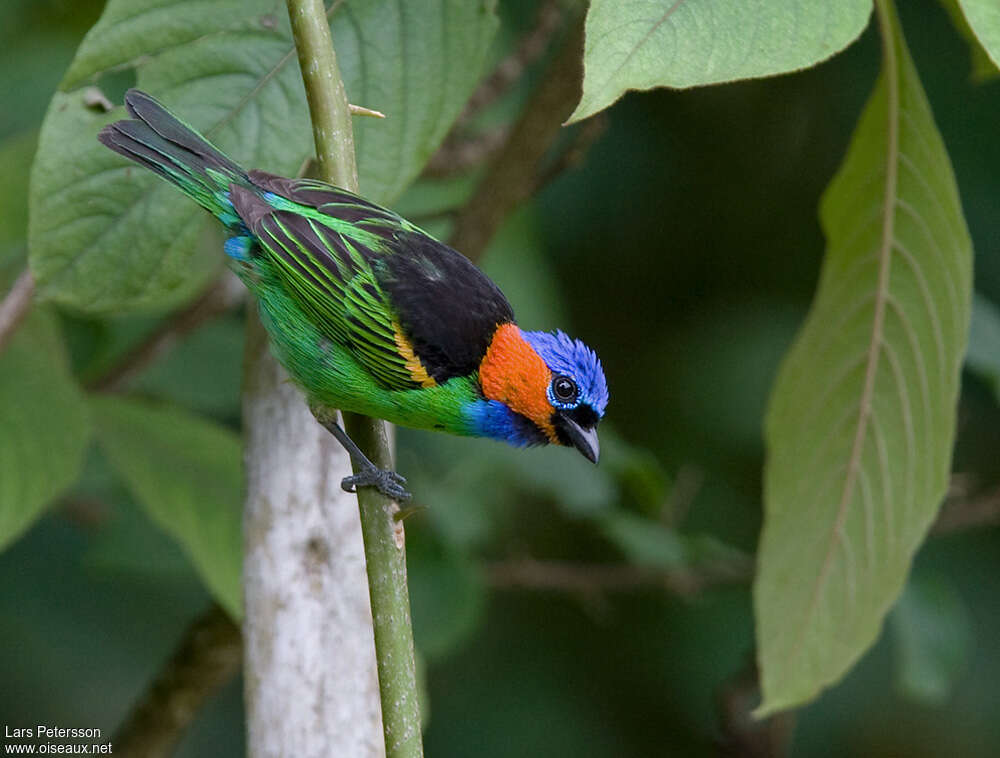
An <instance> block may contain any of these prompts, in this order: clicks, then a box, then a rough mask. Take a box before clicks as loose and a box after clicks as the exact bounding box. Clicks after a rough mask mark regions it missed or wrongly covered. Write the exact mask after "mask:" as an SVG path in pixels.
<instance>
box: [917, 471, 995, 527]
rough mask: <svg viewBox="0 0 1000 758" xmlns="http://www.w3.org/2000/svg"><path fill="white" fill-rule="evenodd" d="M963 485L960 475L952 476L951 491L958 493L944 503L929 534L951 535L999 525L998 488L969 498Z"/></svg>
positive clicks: (962, 478)
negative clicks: (955, 490)
mask: <svg viewBox="0 0 1000 758" xmlns="http://www.w3.org/2000/svg"><path fill="white" fill-rule="evenodd" d="M963 484H964V477H963V476H962V475H961V474H955V475H953V476H952V489H953V490H954V489H957V490H958V492H957V493H955V494H953V495H952V496H951V497H949V498H948V499H947V500H946V501H945V503H944V505H943V506H942V508H941V511H940V513H938V517H937V520H936V521H935V522H934V524H933V526H931V532H930V533H931V534H933V535H941V534H953V533H955V532H964V531H968V530H970V529H976V528H979V527H984V526H986V527H989V526H997V525H1000V487H994V488H993V489H991V490H987V491H986V492H984V493H980V494H978V495H975V496H969V495H967V494H965V492H964V489H965V487H964V486H963ZM956 485H957V486H956Z"/></svg>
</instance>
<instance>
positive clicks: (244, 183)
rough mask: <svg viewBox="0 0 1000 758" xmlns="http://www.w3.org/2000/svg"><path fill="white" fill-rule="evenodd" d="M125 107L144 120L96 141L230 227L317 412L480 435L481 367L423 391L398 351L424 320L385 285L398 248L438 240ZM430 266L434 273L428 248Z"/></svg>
mask: <svg viewBox="0 0 1000 758" xmlns="http://www.w3.org/2000/svg"><path fill="white" fill-rule="evenodd" d="M126 104H127V106H128V108H129V111H130V113H131V114H132V115H133V116H135V117H136V119H137V120H132V121H119V122H117V123H115V124H112V125H110V126H108V127H106V128H105V129H104V130H103V131H102V132H101V134H100V136H99V139H100V140H101V141H102V142H103V143H104V144H105V145H107V146H108V147H110V148H111V149H113V150H115V151H117V152H119V153H121V154H123V155H125V156H126V157H128V158H130V159H132V160H135V161H137V162H139V163H141V164H143V165H145V166H147V167H148V168H150V169H152V170H153V171H155V172H156V173H157V174H159V175H160V176H162V177H164V178H166V179H168V180H169V181H171V182H173V183H174V184H176V185H177V186H178V187H179V188H180V189H181V190H183V191H184V192H185V194H187V195H189V196H190V197H191V198H192V199H194V200H195V201H197V202H198V203H199V204H200V205H202V206H203V207H204V208H206V209H207V210H209V211H210V212H211V213H213V214H214V215H215V216H216V217H217V218H218V219H219V220H220V221H222V223H223V224H225V226H226V227H227V228H228V229H229V231H230V234H231V235H232V236H231V238H230V240H229V241H228V242H227V245H226V251H227V253H228V254H229V255H230V258H231V266H232V268H233V269H234V271H235V272H236V273H237V275H238V276H239V277H240V279H242V280H243V282H244V283H245V284H246V285H247V287H248V288H249V289H250V291H251V292H252V293H253V294H254V296H255V297H256V299H257V302H258V305H259V310H260V316H261V321H262V322H263V324H264V326H265V328H266V329H267V331H268V334H269V335H270V337H271V342H272V346H273V350H274V352H275V354H276V356H277V358H278V359H279V361H280V362H281V363H282V364H283V365H284V366H285V367H286V368H287V369H288V371H289V373H290V374H291V375H292V376H293V377H294V379H295V380H296V382H297V383H298V384H299V385H300V386H301V387H302V388H303V389H304V390H305V391H306V393H307V395H308V397H309V400H310V404H311V405H312V406H313V408H314V410H315V411H316V412H317V414H318V415H322V414H323V413H324V409H325V408H338V409H342V410H350V411H355V412H358V413H363V414H366V415H369V416H375V417H378V418H383V419H386V420H388V421H391V422H394V423H398V424H403V425H405V426H411V427H417V428H427V429H438V430H443V431H448V432H451V433H454V434H472V433H474V432H475V430H474V429H472V428H471V427H470V423H469V420H468V418H467V416H466V414H465V413H464V409H465V408H467V407H468V406H469V405H470V404H472V403H475V402H476V401H477V400H479V399H480V398H481V395H480V394H479V391H478V383H477V381H476V375H475V372H474V371H463V372H461V373H459V372H458V371H457V370H455V371H451V373H452V374H453V375H452V376H447V377H446V381H442V382H440V383H438V384H436V386H423V385H424V384H426V383H423V382H421V381H419V379H418V378H415V372H414V365H413V358H414V356H413V354H412V350H411V351H410V352H409V354H407V353H406V351H405V350H404V349H402V348H407V347H409V339H410V338H409V337H408V336H406V334H405V333H404V329H405V327H406V326H410V327H412V326H414V324H413V323H409V324H408V323H407V322H408V320H409V321H410V322H414V321H415V320H416V321H419V320H420V318H419V317H418V318H416V319H414V318H413V317H412V314H406V313H401V312H400V309H399V308H398V307H397V305H396V304H395V303H394V302H393V300H392V299H391V297H390V295H389V293H387V292H386V290H385V286H384V285H385V282H387V281H392V273H393V271H392V270H393V263H392V259H393V258H394V257H396V256H398V254H399V250H400V247H401V246H402V245H404V244H405V245H407V246H409V247H413V244H412V243H413V240H414V239H417V240H420V239H421V238H422V239H423V240H428V241H430V242H432V243H433V244H434V245H439V243H436V242H434V241H433V240H431V239H430V238H429V237H426V235H424V234H423V232H421V231H420V230H419V229H417V228H416V227H415V226H413V225H412V224H410V223H409V222H408V221H406V220H405V219H403V218H401V217H400V216H398V215H397V214H395V213H393V212H392V211H389V210H387V209H385V208H381V207H380V206H377V205H375V204H373V203H370V202H368V201H366V200H364V199H362V198H360V197H358V196H356V195H353V194H351V193H349V192H347V191H345V190H341V189H338V188H335V187H332V186H330V185H328V184H324V183H322V182H316V181H311V180H308V179H302V180H291V179H285V178H282V177H278V176H274V175H271V174H267V173H265V172H261V171H250V172H245V171H243V169H241V168H240V167H239V166H237V165H236V164H235V163H233V162H232V161H230V160H229V159H228V158H227V157H226V156H225V155H223V154H222V153H221V152H220V151H219V150H218V149H217V148H215V147H214V146H212V145H211V144H210V143H209V142H208V141H207V140H205V139H204V138H203V137H201V136H200V135H198V134H197V132H195V131H194V130H193V129H191V128H190V127H187V126H186V125H184V124H183V123H182V122H180V121H179V120H178V119H176V118H175V117H174V116H173V115H172V114H170V113H169V112H167V111H166V110H165V109H164V108H163V107H162V106H161V105H160V104H159V103H157V102H156V101H155V100H153V99H152V98H150V97H149V96H148V95H145V94H144V93H141V92H138V91H135V90H132V91H130V92H129V94H128V95H127V96H126ZM419 247H420V246H419V245H417V246H416V248H417V249H419ZM440 247H443V246H440ZM452 252H453V251H452ZM455 255H457V254H455ZM463 260H464V259H463ZM427 261H428V265H427V266H425V267H424V268H426V269H427V270H428V275H429V276H433V275H434V271H433V270H432V269H433V267H434V266H433V261H432V259H431V256H430V255H429V254H428V257H427ZM468 265H469V266H470V267H471V264H468ZM473 270H475V269H474V267H473ZM476 273H477V274H478V271H477V272H476ZM480 276H481V274H480ZM483 278H484V279H485V277H483ZM487 281H488V280H487ZM491 284H492V283H491ZM494 289H495V288H494ZM497 292H498V291H497ZM490 294H492V293H490ZM500 297H501V298H502V295H501V296H500ZM503 302H504V303H506V301H505V300H504V301H503ZM508 308H509V306H508ZM408 315H409V316H410V318H409V319H408V318H407V316H408ZM420 326H421V324H417V327H418V329H419V327H420ZM494 326H495V322H494ZM401 339H402V340H403V341H404V343H403V345H402V348H401V343H400V340H401ZM408 361H409V363H410V365H409V366H408ZM442 365H443V364H442ZM446 368H447V367H446ZM443 373H444V374H447V373H448V371H446V370H445V371H443Z"/></svg>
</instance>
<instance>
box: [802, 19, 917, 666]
mask: <svg viewBox="0 0 1000 758" xmlns="http://www.w3.org/2000/svg"><path fill="white" fill-rule="evenodd" d="M875 7H876V12H877V14H878V19H879V27H880V28H881V30H882V37H883V53H884V54H883V60H884V66H885V70H886V99H887V106H886V124H887V132H888V134H887V140H886V161H885V163H886V165H885V186H884V192H883V198H882V214H881V215H882V240H881V242H880V245H879V253H878V255H879V273H878V284H877V287H876V291H875V312H874V315H873V317H872V331H871V338H870V341H869V345H868V358H867V361H866V366H865V379H864V388H863V389H862V393H861V401H860V403H859V405H858V420H857V426H856V428H855V434H854V441H853V443H852V444H851V454H850V457H849V459H848V463H847V475H846V477H845V479H844V486H843V488H842V490H841V496H840V502H839V504H838V506H837V516H836V518H835V519H834V523H833V527H832V528H831V530H830V537H829V539H828V541H827V548H826V554H825V555H824V557H823V564H822V566H821V567H820V573H819V576H818V577H817V580H816V583H815V585H814V587H813V593H812V597H811V598H810V600H809V605H808V608H807V610H806V615H805V618H804V619H803V623H802V625H801V627H800V629H799V635H798V639H797V641H796V644H795V645H794V647H793V649H792V660H795V659H796V658H798V656H799V654H800V653H801V652H802V649H803V642H804V640H805V632H806V629H808V627H809V625H810V624H811V623H812V620H813V617H814V616H815V613H816V609H817V607H818V606H819V600H820V598H821V597H822V595H823V591H824V589H825V586H826V582H827V579H828V578H829V575H830V570H831V568H832V566H833V556H834V551H835V550H836V547H837V545H838V543H839V542H840V541H841V540H842V539H843V538H844V534H843V527H844V522H845V520H846V518H847V510H848V504H849V503H850V501H851V497H852V495H853V494H854V487H855V484H856V483H857V478H858V471H859V469H860V465H861V455H862V452H863V450H864V443H865V437H866V436H867V430H868V420H869V418H870V417H871V413H872V408H871V404H872V396H873V394H874V391H875V376H876V373H877V370H878V363H879V355H880V352H881V344H882V327H883V321H884V317H885V307H886V303H887V301H888V299H889V273H890V269H891V264H892V247H893V236H894V232H895V207H896V206H895V197H896V187H897V179H898V170H899V109H900V105H899V67H898V61H897V59H896V41H895V39H894V36H895V32H894V27H893V25H892V21H891V19H890V18H889V13H888V11H887V9H886V7H885V4H884V3H883V2H878V1H876V3H875Z"/></svg>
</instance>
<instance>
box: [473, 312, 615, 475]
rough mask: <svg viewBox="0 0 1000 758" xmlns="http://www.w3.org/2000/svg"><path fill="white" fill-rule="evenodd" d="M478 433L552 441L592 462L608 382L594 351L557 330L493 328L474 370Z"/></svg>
mask: <svg viewBox="0 0 1000 758" xmlns="http://www.w3.org/2000/svg"><path fill="white" fill-rule="evenodd" d="M479 379H480V384H481V388H482V391H483V395H484V396H485V397H486V399H487V400H486V402H485V406H484V407H482V408H481V415H480V417H479V419H478V420H477V423H476V426H477V427H478V429H479V433H482V434H485V435H487V436H490V437H495V438H498V439H503V440H506V441H507V442H510V443H512V444H515V445H531V444H539V443H546V442H551V443H555V444H558V445H566V446H570V447H575V448H576V449H577V450H579V451H580V452H581V453H582V454H583V455H584V456H585V457H586V458H587V459H588V460H590V461H593V462H594V463H596V462H597V458H598V455H599V453H600V446H599V445H598V441H597V424H598V423H599V422H600V420H601V419H602V418H603V416H604V411H605V409H606V408H607V405H608V385H607V381H606V380H605V378H604V370H603V369H602V368H601V362H600V361H599V360H598V358H597V355H595V354H594V351H593V350H591V349H590V348H589V347H587V346H586V345H584V344H583V343H582V342H580V341H579V340H574V339H571V338H570V337H568V336H566V335H565V334H564V333H562V332H522V331H521V330H520V329H518V328H517V327H516V326H515V325H514V324H506V325H504V326H501V327H500V328H499V329H497V332H496V334H494V336H493V340H492V342H491V344H490V347H489V349H488V350H487V353H486V356H485V358H484V359H483V362H482V364H481V365H480V369H479Z"/></svg>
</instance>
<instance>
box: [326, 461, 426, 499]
mask: <svg viewBox="0 0 1000 758" xmlns="http://www.w3.org/2000/svg"><path fill="white" fill-rule="evenodd" d="M404 484H406V478H405V477H403V476H401V475H400V474H397V473H396V472H395V471H390V470H389V469H381V468H377V467H376V466H374V465H372V466H371V468H368V467H365V468H363V469H361V471H359V472H358V473H357V474H353V475H352V476H345V477H344V478H343V479H341V480H340V486H341V487H342V488H343V489H344V490H345V491H346V492H357V488H358V487H374V488H375V489H377V490H378V491H379V492H381V493H382V494H383V495H385V496H386V497H389V498H392V499H393V500H409V499H410V498H411V497H413V496H412V495H411V494H410V493H409V492H407V491H406V488H405V487H404V486H403V485H404Z"/></svg>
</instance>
